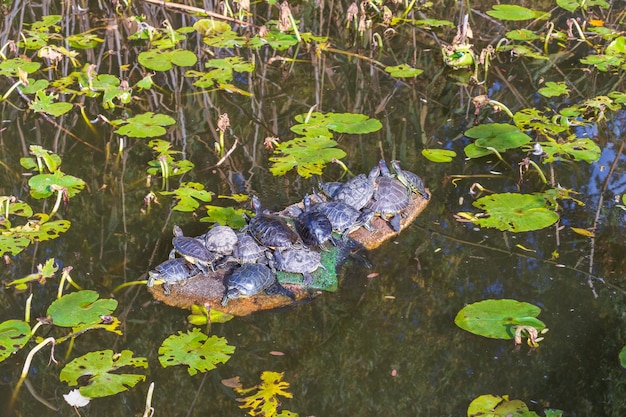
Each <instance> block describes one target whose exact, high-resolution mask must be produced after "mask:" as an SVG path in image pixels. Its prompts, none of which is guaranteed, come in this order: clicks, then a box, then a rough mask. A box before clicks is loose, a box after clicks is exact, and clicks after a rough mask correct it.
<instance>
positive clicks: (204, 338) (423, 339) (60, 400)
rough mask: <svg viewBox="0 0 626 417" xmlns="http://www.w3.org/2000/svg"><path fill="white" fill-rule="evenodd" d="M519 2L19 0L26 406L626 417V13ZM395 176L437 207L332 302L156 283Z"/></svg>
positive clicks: (8, 67) (2, 364) (10, 374)
mask: <svg viewBox="0 0 626 417" xmlns="http://www.w3.org/2000/svg"><path fill="white" fill-rule="evenodd" d="M492 3H493V2H480V3H476V2H469V1H467V2H465V1H460V2H456V3H454V4H453V5H451V4H450V2H443V1H439V2H438V1H435V2H423V1H405V2H381V1H371V2H362V3H359V4H357V3H349V2H323V1H322V2H306V1H303V2H293V3H288V2H287V1H284V2H282V3H279V2H276V1H273V0H268V1H265V2H257V3H250V2H249V1H246V0H239V1H235V2H219V3H217V2H216V3H215V4H212V3H211V2H199V1H188V2H185V3H170V2H162V1H156V0H143V1H133V2H126V1H121V2H95V1H90V2H69V3H64V4H61V3H59V4H57V3H55V2H46V1H42V2H40V3H39V2H20V1H13V2H7V1H5V2H3V3H1V4H0V10H2V12H3V15H4V22H5V25H4V26H3V28H2V29H0V45H1V46H0V48H1V49H0V94H1V99H0V108H1V111H2V124H1V125H0V138H1V139H2V142H1V143H0V158H1V159H0V161H1V164H0V165H1V168H2V171H1V174H0V187H1V192H0V194H2V196H1V197H0V211H1V212H2V213H3V215H2V218H1V219H0V228H1V231H2V233H1V234H0V250H1V251H2V253H3V255H4V260H5V263H6V267H5V270H4V272H3V274H2V281H3V285H2V289H1V290H0V302H1V303H0V304H1V305H2V309H1V310H0V376H1V377H2V378H1V380H2V385H3V386H2V387H1V391H0V394H5V396H6V397H7V400H6V401H2V404H3V405H2V407H3V409H2V411H3V412H4V413H5V414H6V415H23V416H27V415H36V414H44V415H52V414H54V413H57V414H58V415H68V414H69V413H70V412H72V413H73V412H76V413H77V414H78V415H85V416H88V415H89V416H98V415H107V416H111V415H128V414H135V415H140V414H142V413H143V415H144V416H148V415H152V414H153V413H154V414H156V415H158V414H161V415H181V414H182V413H183V412H185V413H186V414H187V415H206V414H218V413H219V414H220V415H241V413H242V412H246V413H248V414H249V415H252V416H283V417H284V416H293V415H298V414H299V415H311V414H315V415H335V416H342V415H346V416H348V415H350V416H353V415H359V414H365V415H392V414H395V415H459V414H467V415H468V416H478V415H516V416H537V415H546V416H559V415H581V416H582V415H589V416H592V415H593V416H595V415H607V416H613V415H615V416H618V415H623V412H624V410H626V390H625V389H624V386H625V384H624V375H623V373H622V370H623V368H626V347H622V346H624V344H625V343H626V339H625V338H624V337H623V333H624V332H623V331H624V329H626V327H625V326H624V321H623V301H624V295H625V294H626V276H625V275H624V274H625V273H626V261H625V260H624V256H623V254H624V251H625V250H626V247H625V243H624V238H623V236H624V232H625V227H624V220H625V218H626V182H625V181H624V174H623V173H624V162H625V160H624V157H623V150H624V130H625V129H626V123H625V122H626V112H625V111H624V106H626V93H625V92H624V84H625V83H624V76H625V74H626V33H625V32H624V27H625V26H624V21H625V20H626V12H625V11H624V10H623V7H621V4H620V3H619V2H609V1H604V0H593V1H584V0H583V1H579V0H556V1H547V0H546V1H534V2H531V1H529V2H524V3H523V5H511V4H492ZM380 158H386V159H388V160H391V159H399V160H401V161H402V164H403V167H404V168H405V169H409V168H410V169H411V170H413V171H416V172H418V173H419V174H420V175H422V176H423V177H424V178H425V182H426V186H427V187H428V188H429V191H430V195H431V203H430V206H429V208H428V209H427V210H426V212H425V213H424V214H422V216H421V217H420V218H419V219H418V221H417V222H416V224H414V225H413V226H411V228H409V229H408V230H407V231H404V232H402V234H400V235H399V236H398V237H397V238H396V239H395V241H394V242H389V243H387V248H386V249H385V248H381V249H380V250H377V251H374V252H372V253H371V258H372V259H371V262H372V265H373V269H374V271H367V270H366V269H365V268H362V267H358V266H354V267H350V269H349V270H348V269H347V268H345V269H344V271H343V272H344V275H345V276H344V277H343V278H344V279H343V282H342V283H341V284H342V285H340V286H339V289H338V290H337V292H336V293H335V294H332V297H331V295H330V294H327V295H325V296H324V297H320V298H319V299H318V300H317V301H315V302H313V303H311V304H307V305H297V306H294V307H293V308H292V309H290V310H286V311H285V310H279V311H271V312H263V313H258V314H256V315H253V316H252V317H249V318H245V319H239V318H238V319H234V320H233V319H232V317H230V316H225V315H221V314H218V313H217V312H215V311H213V310H210V309H209V310H207V308H206V306H194V308H193V309H192V311H191V314H190V315H188V314H189V313H188V312H184V311H179V310H176V309H171V308H169V307H167V306H163V305H161V304H158V303H155V302H154V301H153V300H152V298H151V296H150V295H149V294H148V293H147V292H146V287H145V284H146V279H147V274H148V272H147V271H149V270H150V269H152V268H153V267H154V266H155V265H157V264H158V263H159V262H160V261H162V260H163V259H165V253H166V251H169V249H171V247H170V243H169V242H170V239H171V232H170V231H171V229H172V226H173V225H174V224H177V223H178V224H184V225H185V227H186V228H187V229H188V230H190V229H191V230H195V231H200V230H202V232H204V231H206V229H207V228H208V227H210V226H212V225H214V224H222V225H229V226H232V227H234V228H241V227H243V226H244V224H245V221H244V219H243V216H242V215H243V214H244V213H247V214H249V215H253V212H252V211H251V210H250V209H251V207H250V204H249V198H250V196H252V195H253V194H260V195H262V196H263V201H268V202H270V204H269V205H270V206H271V208H272V209H280V208H282V207H284V206H286V205H287V204H290V203H294V202H297V201H300V200H301V198H302V196H303V195H304V194H305V193H307V192H309V191H310V189H311V187H313V186H315V185H316V183H317V182H318V180H319V178H324V179H325V180H329V181H335V180H342V179H345V178H350V177H352V176H354V175H356V174H359V173H363V172H365V173H366V172H368V171H369V168H371V166H373V165H374V164H375V163H376V162H377V161H378V160H379V159H380ZM379 275H382V276H379ZM365 276H367V278H365ZM365 280H366V281H365ZM578 309H580V310H578ZM575 311H576V314H580V316H574V315H573V314H574V312H575ZM570 313H571V314H570ZM540 316H541V317H540ZM225 322H228V323H226V324H221V323H225ZM454 324H456V325H457V326H458V327H455V326H454ZM548 328H549V329H550V332H547V330H548ZM461 329H462V330H465V331H466V332H463V331H462V330H461ZM373 332H376V333H373ZM470 333H472V334H471V335H470ZM475 335H478V336H483V337H484V338H480V337H476V336H475ZM372 338H375V339H376V340H372ZM488 339H496V340H497V342H495V341H494V343H500V344H498V345H494V344H488V343H491V342H492V341H490V340H488ZM524 341H525V342H526V343H527V344H528V347H522V346H523V342H524ZM272 346H275V347H274V348H272ZM598 346H599V347H598ZM577 349H578V350H577ZM620 349H621V351H620ZM240 352H242V353H240ZM520 352H523V353H524V354H526V353H527V355H526V356H524V357H522V356H521V355H520ZM246 354H247V357H244V356H246ZM481 354H482V356H480V355H481ZM587 355H597V362H593V363H592V364H590V365H589V364H586V363H585V361H586V360H587V359H585V357H586V356H587ZM181 369H182V371H181ZM399 369H400V370H399ZM185 371H186V372H185ZM335 373H336V375H335ZM539 373H543V375H541V374H539ZM331 374H332V375H331ZM403 375H405V376H404V377H403ZM474 377H476V378H477V379H478V380H476V379H474ZM334 378H336V379H334ZM390 378H391V379H390ZM257 381H258V382H257ZM318 381H323V382H320V383H318ZM576 381H580V383H577V382H576ZM205 384H206V385H205ZM244 386H246V387H249V388H244ZM25 388H26V389H27V391H28V392H26V391H25ZM509 388H510V389H509ZM120 397H121V398H123V400H119V398H120ZM71 408H74V410H71ZM239 408H241V409H243V410H244V411H241V410H239ZM562 410H563V411H562Z"/></svg>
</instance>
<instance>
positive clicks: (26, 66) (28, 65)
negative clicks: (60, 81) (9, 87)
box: [0, 58, 41, 77]
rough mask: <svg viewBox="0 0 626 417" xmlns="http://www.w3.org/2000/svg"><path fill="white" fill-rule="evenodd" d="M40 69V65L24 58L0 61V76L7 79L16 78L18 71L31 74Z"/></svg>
mask: <svg viewBox="0 0 626 417" xmlns="http://www.w3.org/2000/svg"><path fill="white" fill-rule="evenodd" d="M39 67H41V63H39V62H32V61H28V60H26V59H24V58H12V59H5V60H4V61H0V75H4V76H7V77H16V76H18V75H19V71H20V70H21V71H24V72H25V73H27V74H32V73H33V72H35V71H37V70H38V69H39Z"/></svg>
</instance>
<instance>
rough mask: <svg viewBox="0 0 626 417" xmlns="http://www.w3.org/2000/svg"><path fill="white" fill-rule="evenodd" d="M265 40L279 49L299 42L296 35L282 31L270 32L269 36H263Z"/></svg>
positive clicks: (281, 49)
mask: <svg viewBox="0 0 626 417" xmlns="http://www.w3.org/2000/svg"><path fill="white" fill-rule="evenodd" d="M263 41H264V42H267V43H268V44H269V45H270V46H271V47H272V48H274V49H276V50H277V51H284V50H285V49H288V48H290V47H292V46H294V45H297V44H298V38H297V37H296V36H295V35H290V34H288V33H281V32H269V33H268V34H267V36H264V37H263Z"/></svg>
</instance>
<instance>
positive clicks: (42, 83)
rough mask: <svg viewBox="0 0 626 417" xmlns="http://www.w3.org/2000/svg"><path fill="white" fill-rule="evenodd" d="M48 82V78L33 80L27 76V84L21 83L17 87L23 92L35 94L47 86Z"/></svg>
mask: <svg viewBox="0 0 626 417" xmlns="http://www.w3.org/2000/svg"><path fill="white" fill-rule="evenodd" d="M49 84H50V83H49V82H48V80H33V79H32V78H29V79H28V85H22V86H20V87H19V88H20V90H21V91H22V93H24V94H35V93H37V92H38V91H42V90H45V89H46V88H48V85H49Z"/></svg>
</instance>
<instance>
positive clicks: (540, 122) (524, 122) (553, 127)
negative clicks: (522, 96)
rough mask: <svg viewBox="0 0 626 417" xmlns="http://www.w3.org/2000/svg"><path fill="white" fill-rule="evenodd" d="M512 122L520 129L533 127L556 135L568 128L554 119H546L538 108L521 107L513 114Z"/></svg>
mask: <svg viewBox="0 0 626 417" xmlns="http://www.w3.org/2000/svg"><path fill="white" fill-rule="evenodd" d="M513 122H514V123H515V125H516V126H517V127H518V128H520V129H522V130H527V129H533V130H537V131H539V132H541V133H544V134H547V135H556V134H558V133H561V132H564V131H566V130H567V129H568V127H569V126H568V124H567V123H565V124H564V125H561V124H559V123H557V121H555V120H551V119H548V118H547V117H546V116H545V115H544V114H543V113H542V112H540V111H539V110H538V109H532V108H531V109H522V110H520V111H518V112H517V113H515V114H514V115H513Z"/></svg>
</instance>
